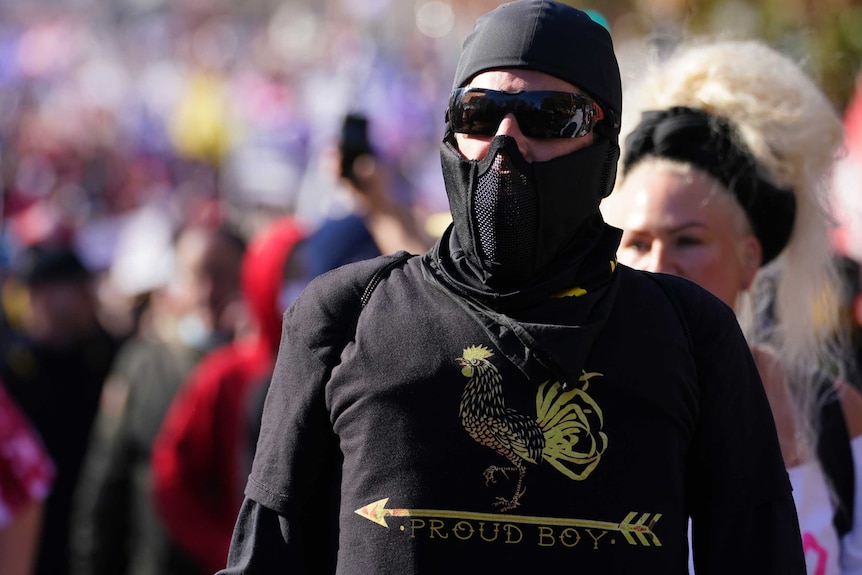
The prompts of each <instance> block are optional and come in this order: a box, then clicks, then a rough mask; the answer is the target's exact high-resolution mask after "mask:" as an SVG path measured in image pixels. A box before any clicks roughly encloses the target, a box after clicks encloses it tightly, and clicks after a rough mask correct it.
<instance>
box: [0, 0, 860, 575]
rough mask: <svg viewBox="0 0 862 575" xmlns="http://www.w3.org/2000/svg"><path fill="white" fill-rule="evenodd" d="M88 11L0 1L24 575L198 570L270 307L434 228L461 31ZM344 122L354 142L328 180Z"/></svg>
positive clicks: (441, 205)
mask: <svg viewBox="0 0 862 575" xmlns="http://www.w3.org/2000/svg"><path fill="white" fill-rule="evenodd" d="M55 4H56V5H55ZM98 4H99V5H98V6H97V3H95V2H91V1H87V0H79V1H77V2H66V3H61V2H58V3H54V2H32V3H31V2H29V1H28V2H20V1H15V0H6V1H5V2H0V216H2V217H0V288H2V291H0V381H2V384H3V386H2V387H0V400H3V399H4V398H5V393H4V392H3V390H4V389H5V390H7V391H8V392H9V395H10V397H11V399H12V400H13V401H14V403H15V404H16V407H15V409H20V411H21V412H22V413H23V415H24V416H25V417H23V418H20V419H21V421H22V425H21V427H20V429H23V431H21V432H22V433H27V434H29V436H30V437H31V438H32V437H35V438H36V443H37V444H41V445H42V448H44V453H40V451H39V449H41V448H39V449H37V448H32V449H30V448H28V449H27V450H26V454H27V457H23V458H21V461H23V462H25V463H26V464H27V466H26V467H21V469H25V468H26V469H35V470H37V472H38V473H37V476H36V480H37V481H36V483H37V485H36V486H35V487H34V489H33V492H32V494H31V499H33V500H34V501H36V502H37V503H38V504H39V506H40V508H41V511H39V516H40V517H41V519H39V520H38V521H35V523H37V524H39V525H36V526H35V527H34V531H36V532H38V533H40V534H41V535H40V537H41V539H40V540H39V541H40V542H39V543H38V546H39V551H38V552H37V553H36V556H37V571H36V572H38V573H40V574H65V573H76V574H82V575H83V574H96V573H106V574H107V573H112V574H117V573H136V574H140V575H143V574H145V573H162V574H164V573H206V572H213V570H214V569H216V568H218V567H219V566H223V565H224V559H225V556H226V553H227V543H228V541H229V537H230V530H231V528H232V527H233V520H234V518H235V514H236V510H237V509H238V506H239V501H240V500H241V499H240V498H241V495H242V486H243V482H244V478H245V473H246V470H247V467H246V466H247V465H248V464H250V457H251V454H252V452H253V446H254V440H255V434H256V429H255V424H256V422H257V421H258V420H259V413H260V410H261V409H262V401H263V398H264V396H265V391H266V384H267V382H268V374H269V370H270V369H271V368H272V362H273V361H274V356H275V351H276V350H277V346H278V338H279V336H280V333H281V325H280V322H281V312H282V311H283V310H284V309H285V308H286V306H287V305H289V303H290V302H291V301H292V300H293V299H294V298H295V297H296V295H297V294H298V293H299V292H300V291H301V290H302V288H303V287H304V285H305V284H306V283H307V282H308V281H309V280H310V279H311V278H312V277H314V276H316V275H318V274H320V273H324V272H326V271H327V270H329V269H332V268H334V267H337V266H338V265H341V264H343V263H347V262H349V261H354V260H356V259H361V258H366V257H371V256H373V255H377V254H380V253H392V252H395V251H398V250H400V249H405V250H407V251H411V252H413V253H418V252H420V251H424V250H425V249H427V248H428V247H430V245H431V244H432V243H433V241H434V240H435V239H436V237H437V236H438V235H439V234H440V233H441V232H442V229H443V227H445V225H447V223H448V221H449V220H448V217H447V216H448V214H447V209H448V207H447V203H446V197H445V192H444V188H443V182H442V176H441V174H440V168H439V156H438V146H439V142H440V139H441V137H442V129H443V110H444V107H445V102H446V100H447V98H448V93H449V89H450V84H451V77H452V72H453V67H454V58H455V57H456V49H457V47H458V46H459V44H460V39H461V38H460V35H459V37H458V40H457V41H449V40H447V41H441V40H440V38H441V37H442V36H444V35H445V33H446V32H449V33H450V35H458V30H457V22H454V23H453V21H452V20H453V18H454V16H453V14H452V13H451V11H449V12H447V11H446V9H445V7H446V6H448V4H446V3H443V2H436V3H434V2H427V3H426V4H427V5H429V9H428V11H427V14H425V18H426V19H425V20H424V21H423V22H424V25H422V26H420V25H419V24H420V23H419V22H418V21H417V23H416V26H412V25H411V26H410V27H409V29H397V30H392V29H391V27H382V26H381V27H375V26H377V25H376V24H375V22H377V21H378V20H376V19H375V18H374V17H373V16H374V15H375V14H376V15H379V14H380V13H381V12H385V11H387V10H389V11H395V10H396V9H398V7H397V6H396V3H394V2H386V1H385V0H378V1H372V0H365V1H363V2H343V3H337V2H328V3H305V2H285V3H283V4H279V5H276V6H258V4H260V3H254V2H252V3H250V4H249V5H248V6H246V7H244V8H240V7H231V6H230V4H228V3H219V2H206V1H194V0H184V1H177V2H157V1H148V0H136V1H132V0H128V1H125V2H115V3H108V5H107V6H105V5H101V3H98ZM255 6H257V8H255ZM410 11H411V12H412V11H413V8H412V7H411V8H410ZM465 21H466V22H472V19H471V18H466V19H465ZM411 24H412V22H411ZM453 26H455V27H456V28H454V30H455V31H454V32H452V30H453ZM441 30H442V31H441ZM620 53H621V54H622V55H625V54H627V52H626V50H625V49H624V48H623V47H621V48H620ZM625 64H626V63H625V62H624V63H623V68H624V70H625V69H626V66H625ZM351 113H354V114H359V115H362V116H364V117H365V118H367V119H368V142H369V144H370V147H369V148H368V150H366V153H365V154H364V155H362V156H360V158H359V159H357V160H356V162H354V163H353V164H352V165H351V168H352V171H353V172H354V173H352V174H351V177H345V176H346V175H345V174H344V173H342V171H341V169H340V165H341V163H340V161H339V158H340V154H342V153H343V151H344V150H343V148H340V147H339V144H340V143H343V131H342V128H343V125H344V124H343V122H344V120H345V117H346V116H347V115H348V114H351ZM847 119H848V120H847V121H848V124H847V125H848V140H847V141H848V149H850V150H851V151H850V152H849V153H848V156H847V161H845V162H844V163H842V164H841V172H840V173H841V174H842V177H841V178H839V179H838V181H839V183H840V186H841V187H840V188H836V206H840V208H839V209H838V213H837V215H838V216H840V217H839V219H840V220H841V222H842V223H843V225H842V227H841V228H839V230H838V231H837V232H836V249H837V251H838V252H839V253H841V254H842V255H845V256H846V257H847V260H848V268H847V269H848V272H847V278H848V289H849V290H850V292H851V294H858V293H859V268H858V262H859V261H860V260H862V239H859V238H858V237H857V236H858V235H859V234H860V230H862V225H860V224H859V223H858V222H856V221H855V218H857V217H862V215H858V216H857V215H854V214H862V207H860V206H859V199H858V196H859V194H858V191H859V189H860V186H862V168H860V166H862V102H854V103H853V104H852V105H851V107H850V108H848V113H847ZM849 128H852V130H849ZM856 301H857V302H862V299H857V300H856ZM848 321H850V322H853V323H854V324H856V325H857V326H858V325H859V324H862V303H857V304H856V306H855V308H854V309H853V310H848ZM2 408H3V404H2V402H0V411H2ZM2 417H3V415H2V413H0V432H3V419H2ZM25 420H26V421H25ZM8 421H12V420H11V419H10V420H8ZM15 421H18V419H16V420H15ZM16 429H18V428H16ZM19 431H20V430H19ZM0 434H2V433H0ZM28 445H30V443H28ZM22 465H24V464H23V463H22ZM0 488H2V484H0ZM26 499H27V498H26V497H22V498H21V501H24V500H26ZM13 511H14V510H13ZM14 515H15V514H14V513H12V512H9V513H8V514H4V509H3V507H2V505H0V533H2V531H3V529H4V522H5V521H6V520H7V518H9V519H8V520H9V521H10V524H11V521H12V519H11V518H12V517H14ZM16 548H17V549H18V551H19V552H20V553H22V554H26V553H27V552H28V549H27V548H26V547H25V546H21V545H18V546H16ZM5 549H7V548H6V547H3V543H2V541H0V573H3V574H4V575H5V574H6V573H7V571H4V570H3V566H4V564H3V555H4V553H5V554H6V557H7V560H8V558H11V553H8V552H6V551H5ZM9 569H12V567H9ZM8 573H15V572H14V571H8Z"/></svg>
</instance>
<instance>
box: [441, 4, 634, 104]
mask: <svg viewBox="0 0 862 575" xmlns="http://www.w3.org/2000/svg"><path fill="white" fill-rule="evenodd" d="M501 68H528V69H531V70H538V71H540V72H545V73H546V74H550V75H551V76H556V77H557V78H560V79H561V80H565V81H566V82H568V83H570V84H572V85H574V86H576V87H577V88H579V89H581V90H583V91H584V92H586V93H587V94H588V95H589V96H591V97H592V98H594V99H595V100H597V101H598V102H599V103H600V104H602V105H603V107H604V108H608V107H609V108H610V109H611V110H613V111H614V112H615V115H616V117H617V118H619V117H620V116H621V115H622V107H623V96H622V83H621V81H620V69H619V65H618V64H617V59H616V56H615V54H614V47H613V42H612V41H611V36H610V34H609V33H608V31H607V30H606V29H605V28H604V27H603V26H602V25H600V24H598V23H596V22H595V21H593V19H592V18H590V16H589V15H588V14H587V13H586V12H582V11H580V10H578V9H576V8H572V7H571V6H568V5H566V4H561V3H559V2H551V1H550V0H516V1H515V2H510V3H508V4H502V5H501V6H499V7H497V8H495V9H494V10H492V11H491V12H488V13H487V14H484V15H482V16H480V17H479V19H478V20H476V25H475V27H474V28H473V31H472V32H470V34H469V35H468V36H467V38H466V40H464V47H463V50H462V52H461V58H460V59H459V60H458V68H457V70H456V72H455V83H454V87H455V88H459V87H461V86H464V85H466V84H467V83H468V82H469V81H470V80H471V79H472V78H473V77H474V76H476V75H477V74H479V73H481V72H485V71H488V70H496V69H501Z"/></svg>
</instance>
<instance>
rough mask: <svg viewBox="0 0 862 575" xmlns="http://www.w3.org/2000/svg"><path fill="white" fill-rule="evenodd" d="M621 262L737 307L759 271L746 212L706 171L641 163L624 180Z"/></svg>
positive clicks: (755, 243) (758, 257) (757, 246)
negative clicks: (671, 278) (667, 275)
mask: <svg viewBox="0 0 862 575" xmlns="http://www.w3.org/2000/svg"><path fill="white" fill-rule="evenodd" d="M618 191H619V192H620V195H624V196H625V197H626V198H628V202H627V204H626V206H625V208H624V213H623V214H622V219H621V220H620V221H619V225H620V226H621V227H622V228H623V230H624V233H623V238H622V242H621V244H620V250H619V253H618V258H619V261H620V262H621V263H623V264H626V265H628V266H631V267H633V268H637V269H643V270H648V271H655V272H664V273H670V274H674V275H678V276H683V277H685V278H688V279H690V280H692V281H694V282H695V283H697V284H700V285H701V286H702V287H704V288H706V289H707V290H709V291H710V292H712V293H713V294H714V295H716V296H717V297H718V298H719V299H721V300H722V301H723V302H724V303H726V304H727V305H729V306H731V307H733V306H734V305H735V303H736V297H737V295H738V294H739V293H740V291H743V290H746V289H748V287H749V286H750V285H751V282H752V280H753V279H754V274H755V273H756V272H757V269H758V268H759V267H760V262H761V250H760V243H759V242H758V240H757V238H756V237H755V236H754V235H753V234H752V233H751V232H750V231H749V227H748V226H747V225H746V220H745V219H744V218H745V216H744V213H743V212H742V209H741V208H740V207H739V206H738V205H736V204H735V203H734V202H732V201H730V198H729V197H728V196H726V194H727V192H726V191H725V190H724V189H723V188H721V187H720V185H719V184H718V183H717V182H716V181H715V180H714V179H712V178H711V177H710V176H708V175H707V174H705V173H704V172H702V171H700V170H697V169H692V170H691V171H690V172H688V173H683V172H679V171H675V170H673V169H671V168H670V167H668V166H662V165H655V164H651V163H648V162H647V163H642V164H639V165H637V166H636V167H635V168H634V169H633V170H632V172H631V173H630V174H629V175H627V176H626V179H625V181H624V182H623V183H622V187H621V189H620V190H618Z"/></svg>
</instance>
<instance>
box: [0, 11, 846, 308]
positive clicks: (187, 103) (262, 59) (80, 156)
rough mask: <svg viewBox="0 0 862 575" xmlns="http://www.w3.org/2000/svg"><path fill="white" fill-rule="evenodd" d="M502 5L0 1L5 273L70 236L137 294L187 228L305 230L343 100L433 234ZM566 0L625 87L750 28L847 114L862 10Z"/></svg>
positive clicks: (1, 259) (321, 213) (332, 200)
mask: <svg viewBox="0 0 862 575" xmlns="http://www.w3.org/2000/svg"><path fill="white" fill-rule="evenodd" d="M499 3H501V2H498V1H492V0H457V1H455V0H410V1H406V0H397V1H396V0H325V1H315V2H309V1H301V0H244V1H243V2H232V1H229V0H27V2H21V1H20V0H0V195H2V202H0V210H2V218H0V222H2V229H0V238H2V240H0V269H5V268H6V267H8V266H9V265H10V262H11V261H12V259H13V258H14V256H15V254H16V253H17V252H19V251H20V250H21V248H22V247H23V246H26V245H28V244H32V243H35V242H39V241H43V240H45V239H46V238H54V239H60V240H62V241H67V242H71V243H73V244H74V245H75V247H76V249H77V250H78V251H79V253H80V254H81V256H82V257H83V258H84V260H85V263H86V264H87V265H88V267H90V268H91V269H93V270H96V271H97V272H100V271H108V270H110V269H111V268H112V266H113V267H115V268H118V269H119V270H120V271H119V272H117V273H118V274H119V275H120V277H119V278H118V279H117V280H116V281H115V282H113V283H112V286H111V287H112V289H115V290H118V291H119V292H120V293H121V294H127V293H135V292H136V291H139V290H145V289H148V288H149V286H148V285H147V284H151V283H153V282H157V281H159V280H158V278H154V277H152V276H153V274H154V273H155V272H154V270H155V269H156V268H155V267H153V266H150V265H146V264H141V262H146V261H157V260H158V257H159V256H158V252H157V251H156V248H157V247H158V246H162V247H164V245H165V243H166V242H168V240H166V239H165V238H166V237H167V236H166V234H168V235H169V234H170V230H171V229H175V228H176V227H177V226H178V225H180V224H185V223H187V222H188V221H189V220H206V219H230V220H231V221H233V222H235V223H236V224H237V225H238V226H239V227H240V228H241V229H242V230H243V233H244V234H245V235H246V236H247V237H251V235H253V233H254V232H255V231H256V230H257V229H259V228H260V226H261V225H263V224H264V222H267V221H270V220H272V219H273V217H277V216H278V215H281V214H284V213H293V214H296V215H297V216H298V217H299V218H300V219H301V220H302V221H303V222H305V223H306V224H307V226H308V227H309V228H310V229H313V228H314V227H315V226H316V225H317V224H318V223H319V222H320V221H321V220H322V219H323V218H324V217H329V216H331V215H332V213H333V212H337V211H338V210H349V209H350V208H349V206H348V207H344V205H345V204H349V200H347V201H344V195H343V194H340V193H339V182H338V181H337V178H334V177H332V170H330V169H328V168H327V164H326V162H327V157H328V156H327V150H330V149H331V147H332V145H333V143H334V142H335V140H336V139H337V136H338V130H339V128H340V125H341V124H340V123H341V121H342V119H343V117H344V115H345V114H346V113H348V112H351V111H354V112H357V111H358V112H360V113H362V114H365V115H367V116H368V117H369V118H370V128H369V129H370V139H371V141H372V142H373V144H374V146H375V147H376V148H377V150H378V152H379V153H380V154H381V155H382V156H383V157H385V158H387V159H388V160H389V161H391V163H392V166H393V169H394V170H395V179H394V182H395V183H394V184H393V185H392V190H393V196H394V198H395V200H396V201H398V202H400V203H401V204H403V205H405V206H408V207H409V209H410V210H411V211H412V212H413V213H414V214H416V216H417V218H418V221H420V222H421V223H422V225H424V226H426V228H427V231H428V233H429V234H431V236H432V237H433V235H434V234H437V233H439V231H440V229H441V227H442V226H443V225H445V223H446V218H445V216H442V217H441V216H440V215H439V214H441V213H445V211H446V208H447V204H446V200H445V194H444V192H443V186H442V178H441V176H440V174H439V162H438V155H437V147H438V143H439V140H440V137H441V135H442V126H443V121H442V120H443V108H444V105H445V102H446V98H447V94H448V91H449V89H450V82H451V77H452V73H453V71H454V65H455V59H456V58H457V54H458V50H459V48H460V44H461V42H462V40H463V38H464V36H465V35H466V34H467V32H468V31H469V29H470V27H471V26H472V23H473V21H474V19H475V17H476V16H477V15H478V14H480V13H482V12H485V11H487V10H488V9H490V8H492V7H493V6H495V5H497V4H499ZM570 3H572V4H574V5H577V6H578V7H580V8H583V9H587V10H590V11H592V12H593V15H594V16H595V18H596V19H598V20H599V21H601V22H603V23H604V24H605V25H606V26H607V27H608V28H609V29H610V30H611V32H612V35H613V37H614V41H615V43H616V45H617V49H618V51H619V57H620V61H621V66H622V69H623V74H624V81H625V82H628V81H629V80H630V79H633V78H634V76H635V74H636V72H637V70H638V69H640V65H641V63H642V60H643V58H645V57H648V58H661V57H662V55H663V54H665V53H666V52H667V51H668V50H670V49H671V48H672V47H673V45H674V44H675V43H676V42H678V41H679V40H680V39H682V38H685V37H686V36H689V35H710V36H731V37H757V38H763V39H765V40H767V41H768V42H769V43H770V44H773V45H774V46H777V47H779V48H780V49H781V50H783V51H785V52H787V53H789V54H790V55H792V56H793V57H794V58H796V59H797V60H799V61H801V62H802V63H803V64H804V66H805V67H806V68H807V69H808V70H809V72H810V73H811V74H812V75H813V76H814V77H815V78H816V79H817V80H818V82H819V83H820V84H821V85H822V87H823V89H824V90H825V91H826V92H827V94H828V95H829V96H830V98H831V99H832V101H833V102H834V105H835V107H836V109H838V110H839V112H840V113H842V114H844V113H845V112H846V111H847V110H849V109H850V107H851V103H852V101H853V96H854V94H855V91H856V87H857V78H858V76H859V70H860V68H862V2H859V1H856V0H816V1H815V0H761V1H753V0H750V1H746V0H605V1H589V0H579V1H578V2H570ZM584 57H589V55H587V54H585V55H584ZM854 177H856V176H853V177H849V178H845V179H849V180H851V181H852V179H853V178H854ZM852 195H854V196H855V195H857V194H852ZM849 201H850V202H851V203H852V202H853V201H854V200H852V199H851V200H849ZM856 203H858V201H856ZM142 238H143V239H142ZM146 258H151V260H147V259H146ZM136 262H137V263H136Z"/></svg>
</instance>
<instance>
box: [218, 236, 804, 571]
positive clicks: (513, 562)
mask: <svg viewBox="0 0 862 575" xmlns="http://www.w3.org/2000/svg"><path fill="white" fill-rule="evenodd" d="M618 239H619V231H618V230H613V229H612V228H610V227H606V226H602V227H601V228H599V229H598V230H594V231H591V232H590V234H589V235H587V236H585V237H582V238H581V241H582V244H581V245H583V246H591V249H590V250H589V251H587V250H581V252H580V255H579V254H571V255H570V256H569V263H573V264H574V265H573V268H574V269H570V268H568V267H565V268H563V267H561V268H560V270H561V273H560V274H558V275H557V276H555V277H552V278H546V280H545V281H540V282H537V284H536V285H535V286H534V287H531V288H530V289H529V290H522V291H520V292H512V293H509V294H504V295H503V296H500V295H499V294H492V293H486V294H484V295H483V294H482V293H481V292H482V289H483V288H482V286H481V284H480V283H479V284H476V285H470V281H469V279H465V278H464V277H463V276H462V275H460V273H459V271H458V270H459V269H460V268H458V266H457V265H456V260H457V258H452V260H451V261H450V260H449V256H448V253H449V249H448V244H446V243H445V242H446V241H448V240H446V239H444V240H443V241H441V243H438V245H437V246H436V247H435V248H434V249H432V251H431V252H429V253H428V254H426V255H425V256H423V257H422V258H419V257H415V258H412V259H410V260H409V261H408V262H407V263H406V264H405V265H403V266H402V267H400V268H396V269H394V270H392V271H391V273H390V275H389V277H388V279H386V280H385V281H383V282H381V283H380V284H379V286H377V288H376V289H375V291H374V293H373V294H372V296H371V297H370V299H369V301H368V304H367V306H366V307H365V308H364V309H363V310H362V312H361V314H359V315H358V320H357V321H356V325H355V332H354V330H353V324H352V321H351V320H352V318H355V317H356V314H357V313H358V306H357V305H355V303H354V301H355V300H357V299H358V297H359V296H358V294H359V293H361V291H362V288H363V285H364V281H366V280H367V278H368V277H369V275H370V273H369V270H371V269H373V268H374V267H375V266H378V265H380V262H379V261H378V260H373V261H368V262H360V263H358V264H351V265H349V266H346V267H343V268H340V269H338V270H335V271H334V272H331V273H329V274H326V275H324V276H321V277H320V278H318V279H316V280H314V281H313V282H312V283H311V284H310V285H309V287H308V288H307V290H306V291H305V292H304V293H303V295H302V296H301V297H300V298H299V300H297V302H296V303H295V304H294V305H293V306H292V307H291V309H290V310H289V311H288V312H287V315H286V316H285V321H284V331H283V336H282V347H281V349H280V352H279V358H278V362H277V366H276V369H275V373H274V376H273V380H272V383H271V386H270V391H269V395H268V397H267V400H266V408H265V414H264V419H263V424H262V429H261V437H260V441H259V443H258V451H257V455H256V457H255V462H254V467H253V470H252V474H251V476H250V478H249V483H248V486H247V488H246V496H247V499H246V502H245V504H244V506H243V510H242V511H241V513H240V517H239V520H238V524H237V528H236V531H235V533H234V540H233V544H232V547H231V555H230V557H229V561H228V568H227V569H226V570H225V571H223V572H222V573H224V574H238V573H247V574H253V573H271V572H276V571H284V572H291V573H334V572H337V573H340V574H348V573H362V574H367V573H375V574H378V573H393V574H395V573H397V574H400V575H401V574H412V573H416V574H425V573H465V574H466V573H470V574H473V573H476V572H504V573H516V572H533V571H535V569H536V568H537V566H541V568H542V569H550V570H559V569H562V568H566V569H571V568H574V566H577V570H578V571H579V572H583V573H623V572H630V571H631V570H632V568H633V567H637V569H638V570H639V571H641V572H644V573H663V574H683V573H686V572H687V567H688V563H687V554H688V543H687V537H686V533H687V522H688V517H689V515H691V516H692V517H693V523H694V535H693V537H694V550H695V564H696V565H697V567H698V570H699V572H704V573H727V572H731V570H732V572H735V573H757V574H764V573H766V574H768V573H782V574H786V573H799V574H803V573H804V572H805V566H804V563H803V562H802V550H801V540H800V536H799V530H798V524H797V521H796V514H795V507H794V504H793V501H792V498H791V495H790V485H789V481H788V477H787V474H786V472H785V470H784V464H783V461H782V459H781V454H780V450H779V448H778V440H777V436H776V433H775V428H774V425H773V422H772V415H771V412H770V409H769V405H768V403H767V400H766V396H765V393H764V390H763V387H762V384H761V382H760V379H759V376H758V373H757V369H756V367H755V365H754V362H753V360H752V358H751V355H750V352H749V349H748V346H747V344H746V342H745V340H744V338H743V336H742V334H741V332H740V329H739V326H738V323H737V321H736V317H735V316H734V314H733V312H732V311H731V310H730V309H729V308H728V307H727V306H725V305H724V304H722V303H721V302H719V300H717V299H716V298H715V297H713V296H712V295H710V294H709V293H708V292H706V291H704V290H702V289H701V288H699V287H697V286H695V285H694V284H693V283H691V282H688V281H686V280H684V279H681V278H675V277H669V276H668V277H665V278H664V280H663V281H662V283H661V284H659V283H657V282H655V281H652V279H651V278H650V276H649V274H646V273H643V272H637V271H634V270H631V269H629V268H626V267H623V266H617V265H616V262H615V260H614V258H613V251H614V249H615V247H616V242H617V241H618ZM357 278H365V280H363V279H357ZM579 280H584V281H579ZM561 282H562V283H561ZM662 285H664V286H665V287H666V289H667V290H668V293H670V294H672V298H673V299H671V297H668V293H666V292H665V291H664V290H663V289H662V287H661V286H662ZM562 288H568V289H562ZM728 550H732V551H733V552H732V553H729V552H728Z"/></svg>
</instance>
